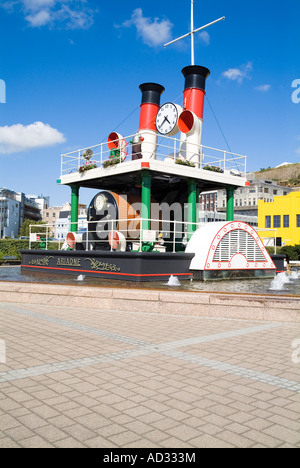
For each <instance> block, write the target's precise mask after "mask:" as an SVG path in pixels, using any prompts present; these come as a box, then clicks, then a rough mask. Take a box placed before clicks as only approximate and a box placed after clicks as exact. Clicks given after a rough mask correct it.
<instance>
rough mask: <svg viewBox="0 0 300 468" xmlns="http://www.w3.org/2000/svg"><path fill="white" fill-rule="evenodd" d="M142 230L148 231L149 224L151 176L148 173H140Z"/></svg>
mask: <svg viewBox="0 0 300 468" xmlns="http://www.w3.org/2000/svg"><path fill="white" fill-rule="evenodd" d="M141 177H142V200H141V201H142V213H141V214H142V218H143V221H142V229H143V230H150V226H151V222H150V221H149V218H150V217H151V174H150V172H148V171H142V175H141Z"/></svg>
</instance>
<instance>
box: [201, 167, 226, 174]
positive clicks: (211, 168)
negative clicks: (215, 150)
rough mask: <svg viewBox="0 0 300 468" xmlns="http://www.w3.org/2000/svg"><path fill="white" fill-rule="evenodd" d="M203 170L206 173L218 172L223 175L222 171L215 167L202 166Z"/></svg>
mask: <svg viewBox="0 0 300 468" xmlns="http://www.w3.org/2000/svg"><path fill="white" fill-rule="evenodd" d="M203 169H205V170H206V171H212V172H219V173H220V174H223V172H224V171H223V169H221V168H220V167H217V166H209V165H207V166H204V167H203Z"/></svg>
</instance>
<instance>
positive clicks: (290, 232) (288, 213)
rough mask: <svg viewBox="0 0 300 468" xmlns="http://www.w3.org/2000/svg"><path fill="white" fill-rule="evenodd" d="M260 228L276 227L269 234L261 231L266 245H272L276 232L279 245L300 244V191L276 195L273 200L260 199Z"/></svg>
mask: <svg viewBox="0 0 300 468" xmlns="http://www.w3.org/2000/svg"><path fill="white" fill-rule="evenodd" d="M258 228H259V229H262V230H263V229H269V230H271V229H274V231H273V232H271V231H269V234H268V231H261V232H260V236H261V237H262V238H264V241H265V244H266V245H271V239H272V238H273V240H274V235H275V233H276V240H277V245H278V246H284V245H296V244H300V192H299V191H297V192H292V193H289V194H288V195H286V196H280V197H279V196H278V197H275V198H274V200H273V201H271V202H266V201H264V200H259V202H258ZM275 230H276V231H275Z"/></svg>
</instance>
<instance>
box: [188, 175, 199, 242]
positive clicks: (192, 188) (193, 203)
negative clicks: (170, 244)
mask: <svg viewBox="0 0 300 468" xmlns="http://www.w3.org/2000/svg"><path fill="white" fill-rule="evenodd" d="M196 207H197V186H196V182H195V181H194V180H189V181H188V219H187V220H188V223H195V224H188V241H189V240H190V238H191V237H192V234H193V232H195V231H196Z"/></svg>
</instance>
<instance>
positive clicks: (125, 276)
mask: <svg viewBox="0 0 300 468" xmlns="http://www.w3.org/2000/svg"><path fill="white" fill-rule="evenodd" d="M21 254H22V262H21V268H22V270H27V271H29V270H30V271H40V272H44V273H51V274H53V273H59V274H65V275H74V276H78V275H80V274H82V275H86V276H93V277H94V278H106V279H114V280H123V281H135V282H142V281H161V280H164V279H168V277H170V276H171V275H174V276H178V277H179V278H180V279H181V280H185V279H186V280H188V279H191V278H192V277H193V273H192V272H191V271H190V269H189V267H190V263H191V260H192V258H193V256H194V254H187V253H169V252H168V253H162V252H102V251H80V250H67V251H66V250H22V251H21Z"/></svg>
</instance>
